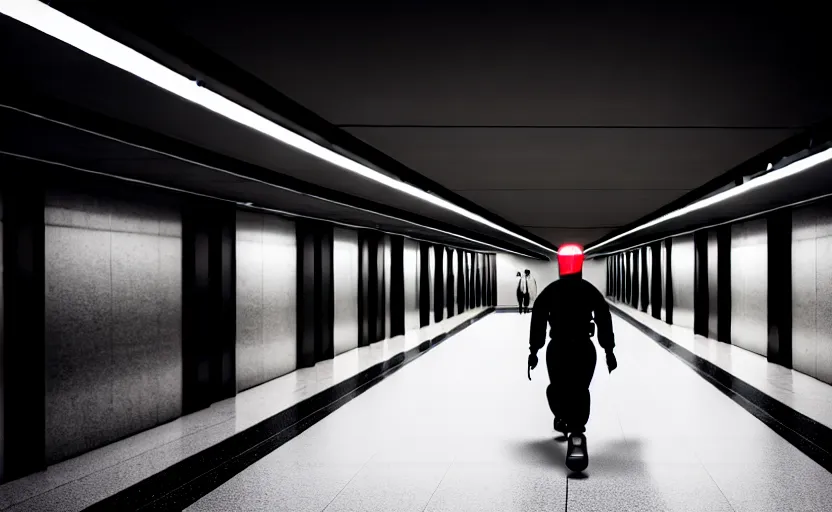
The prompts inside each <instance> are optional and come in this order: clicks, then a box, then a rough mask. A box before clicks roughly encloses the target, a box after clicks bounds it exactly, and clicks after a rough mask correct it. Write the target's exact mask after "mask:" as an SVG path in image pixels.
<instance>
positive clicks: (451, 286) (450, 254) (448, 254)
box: [445, 247, 456, 318]
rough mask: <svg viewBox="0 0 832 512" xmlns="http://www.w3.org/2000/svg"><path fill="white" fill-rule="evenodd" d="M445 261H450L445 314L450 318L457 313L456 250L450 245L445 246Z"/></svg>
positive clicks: (446, 279) (447, 275)
mask: <svg viewBox="0 0 832 512" xmlns="http://www.w3.org/2000/svg"><path fill="white" fill-rule="evenodd" d="M445 261H447V262H448V271H447V273H446V275H445V309H446V312H445V314H447V315H448V318H451V317H452V316H454V314H456V304H455V302H454V291H455V289H456V280H455V274H454V250H453V249H451V248H450V247H446V248H445Z"/></svg>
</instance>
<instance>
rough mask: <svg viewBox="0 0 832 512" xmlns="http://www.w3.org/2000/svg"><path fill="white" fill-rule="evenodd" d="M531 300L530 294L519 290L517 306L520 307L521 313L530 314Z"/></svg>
mask: <svg viewBox="0 0 832 512" xmlns="http://www.w3.org/2000/svg"><path fill="white" fill-rule="evenodd" d="M530 300H531V295H529V293H528V292H526V293H523V292H521V291H520V290H517V305H518V306H519V307H520V312H521V313H528V312H529V301H530Z"/></svg>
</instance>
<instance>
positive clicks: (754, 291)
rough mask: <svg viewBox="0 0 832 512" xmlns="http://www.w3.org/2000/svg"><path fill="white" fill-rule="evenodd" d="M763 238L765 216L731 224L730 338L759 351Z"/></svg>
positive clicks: (763, 329) (764, 331)
mask: <svg viewBox="0 0 832 512" xmlns="http://www.w3.org/2000/svg"><path fill="white" fill-rule="evenodd" d="M766 241H767V236H766V221H765V220H764V219H762V220H753V221H749V222H743V223H740V224H734V225H733V226H731V342H732V343H733V344H734V345H737V346H738V347H742V348H744V349H747V350H750V351H752V352H756V353H758V354H760V355H766V351H767V349H768V303H767V297H768V296H767V293H768V253H767V245H766ZM674 251H675V248H674Z"/></svg>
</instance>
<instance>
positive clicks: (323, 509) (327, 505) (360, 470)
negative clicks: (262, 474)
mask: <svg viewBox="0 0 832 512" xmlns="http://www.w3.org/2000/svg"><path fill="white" fill-rule="evenodd" d="M376 455H378V452H375V453H374V454H373V455H372V456H371V457H370V458H369V459H367V460H366V461H364V464H362V465H361V467H360V468H358V471H356V472H355V474H354V475H352V476H351V477H350V479H349V480H347V483H345V484H344V487H341V490H340V491H338V493H337V494H336V495H335V496H333V497H332V499H331V500H329V503H327V504H326V506H325V507H324V508H322V509H321V512H324V511H325V510H326V509H328V508H329V506H330V505H332V504H333V503H334V502H335V500H337V499H338V496H340V495H341V494H342V493H343V492H344V489H346V488H347V487H348V486H349V485H350V484H351V483H352V481H353V480H355V477H357V476H358V474H359V473H361V472H362V471H364V468H365V467H367V464H369V463H370V461H371V460H373V459H374V458H375V457H376ZM238 474H239V473H238ZM209 494H210V493H209ZM206 496H207V495H206Z"/></svg>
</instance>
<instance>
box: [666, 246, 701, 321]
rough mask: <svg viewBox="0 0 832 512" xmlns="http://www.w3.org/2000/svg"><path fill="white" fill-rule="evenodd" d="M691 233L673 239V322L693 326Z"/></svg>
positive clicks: (692, 251) (693, 257)
mask: <svg viewBox="0 0 832 512" xmlns="http://www.w3.org/2000/svg"><path fill="white" fill-rule="evenodd" d="M694 260H695V254H694V246H693V235H688V236H680V237H677V238H674V239H673V255H672V257H671V261H670V263H671V265H672V267H673V272H672V274H673V324H674V325H679V326H681V327H689V328H691V329H692V328H693V290H694V286H693V273H694Z"/></svg>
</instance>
